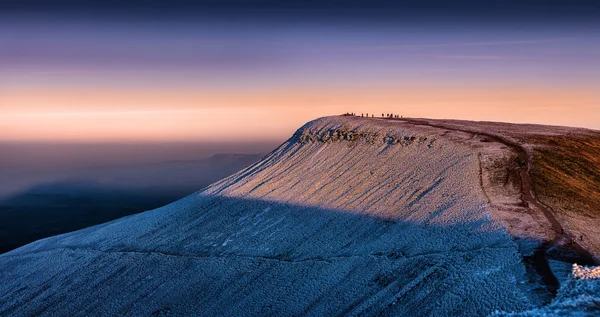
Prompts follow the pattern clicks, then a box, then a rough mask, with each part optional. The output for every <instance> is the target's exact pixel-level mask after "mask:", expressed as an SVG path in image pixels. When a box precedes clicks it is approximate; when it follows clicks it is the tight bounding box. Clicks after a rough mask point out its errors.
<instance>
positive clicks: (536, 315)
mask: <svg viewBox="0 0 600 317" xmlns="http://www.w3.org/2000/svg"><path fill="white" fill-rule="evenodd" d="M599 315H600V266H596V267H581V266H578V265H577V264H574V265H573V270H572V273H571V276H570V278H569V279H568V280H567V281H566V283H565V284H563V285H562V286H561V288H560V290H559V292H558V295H557V296H556V298H555V299H554V300H553V301H552V303H550V305H547V306H544V307H542V308H538V309H532V310H529V311H525V312H516V313H509V312H496V313H495V314H494V316H507V317H508V316H513V317H547V316H580V317H581V316H589V317H593V316H599Z"/></svg>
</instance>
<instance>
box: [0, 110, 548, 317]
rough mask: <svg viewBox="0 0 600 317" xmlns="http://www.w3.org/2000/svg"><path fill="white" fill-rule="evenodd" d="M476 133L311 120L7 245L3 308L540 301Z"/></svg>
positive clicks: (471, 311) (150, 310)
mask: <svg viewBox="0 0 600 317" xmlns="http://www.w3.org/2000/svg"><path fill="white" fill-rule="evenodd" d="M471 139H472V136H471V135H468V134H465V133H461V132H451V133H449V132H448V131H444V130H441V129H437V128H433V127H427V126H416V125H413V124H408V123H405V122H398V121H396V122H391V121H383V120H374V119H362V118H356V117H329V118H322V119H318V120H315V121H312V122H310V123H308V124H306V125H305V126H304V127H302V128H301V129H299V130H298V131H297V132H296V133H295V134H294V136H293V137H292V138H290V139H289V140H288V141H286V142H285V143H284V144H282V145H281V146H280V147H279V148H277V149H276V150H274V151H273V152H271V153H270V154H269V155H267V156H266V157H265V158H264V159H263V160H261V161H260V162H258V163H256V164H254V165H252V166H250V167H249V168H247V169H245V170H243V171H240V172H239V173H237V174H234V175H232V176H230V177H228V178H226V179H223V180H222V181H219V182H217V183H215V184H213V185H211V186H209V187H207V188H206V189H204V190H202V191H199V192H197V193H195V194H193V195H191V196H189V197H187V198H184V199H182V200H180V201H177V202H174V203H172V204H170V205H168V206H165V207H163V208H159V209H155V210H152V211H148V212H145V213H142V214H138V215H134V216H129V217H126V218H122V219H119V220H116V221H113V222H109V223H106V224H102V225H99V226H95V227H91V228H88V229H84V230H80V231H76V232H73V233H69V234H65V235H61V236H56V237H52V238H49V239H44V240H40V241H37V242H35V243H32V244H29V245H27V246H25V247H22V248H20V249H17V250H14V251H12V252H9V253H7V254H4V255H1V256H0V267H1V268H2V270H0V280H2V281H3V283H1V284H0V298H2V299H3V300H2V301H0V315H15V316H17V315H18V316H22V315H75V314H82V315H106V316H114V315H161V314H162V315H167V314H171V315H230V316H239V315H244V316H247V315H257V316H258V315H361V316H362V315H378V314H384V315H388V314H389V315H403V316H414V315H424V316H450V315H460V316H463V315H467V316H480V315H487V314H490V313H493V312H495V311H524V310H528V309H533V308H536V307H539V305H540V304H541V302H542V301H541V299H540V297H539V296H538V294H537V293H536V292H533V291H532V285H531V284H530V283H529V282H528V281H529V278H528V276H527V273H526V269H525V266H524V264H523V262H522V254H521V253H519V250H518V246H517V245H516V244H515V242H514V241H513V237H512V236H511V235H510V234H508V233H507V231H506V227H507V225H506V223H505V222H504V221H503V220H500V219H498V217H495V216H494V215H495V212H494V210H493V209H492V207H491V203H490V198H489V197H487V196H486V192H485V191H484V190H483V189H482V167H481V161H480V159H481V155H480V154H481V153H480V150H481V149H480V148H477V147H474V146H473V145H472V144H471V143H470V141H469V140H471ZM490 164H491V163H490ZM511 193H512V191H510V190H509V191H508V193H500V194H498V195H504V194H507V195H508V194H511ZM509 203H512V202H509ZM525 239H527V237H526V236H524V237H521V240H525ZM520 243H521V242H520ZM531 243H535V241H532V242H531Z"/></svg>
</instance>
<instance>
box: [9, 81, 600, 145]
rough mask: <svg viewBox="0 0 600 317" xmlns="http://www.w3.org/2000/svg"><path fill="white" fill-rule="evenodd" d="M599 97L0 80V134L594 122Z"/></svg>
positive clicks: (599, 120)
mask: <svg viewBox="0 0 600 317" xmlns="http://www.w3.org/2000/svg"><path fill="white" fill-rule="evenodd" d="M599 105H600V93H595V92H592V91H591V90H587V89H562V90H558V89H557V90H552V91H548V90H542V89H533V88H506V87H495V88H489V87H488V88H482V89H476V90H475V89H473V88H470V89H460V88H457V87H452V88H439V87H411V88H404V89H398V88H396V89H393V88H378V89H370V88H364V87H363V88H357V89H350V88H345V89H341V88H340V89H331V88H328V89H324V88H323V89H295V90H292V89H290V90H281V91H214V92H201V91H193V90H175V89H174V90H158V91H146V90H137V91H135V90H132V91H120V90H116V89H114V90H79V91H66V90H59V89H54V90H45V91H40V90H36V91H2V90H0V113H1V117H0V131H2V133H1V134H0V139H1V140H12V141H176V140H182V141H183V140H201V141H226V140H236V141H250V140H283V139H285V138H287V137H289V136H290V135H291V133H292V132H293V131H295V130H296V129H297V128H299V127H300V126H301V125H302V124H303V123H305V122H306V121H309V120H311V119H314V118H317V117H321V116H326V115H334V114H341V113H344V112H347V111H348V112H356V113H358V114H360V113H362V112H369V113H375V114H376V115H377V114H379V115H381V113H382V112H383V113H387V112H393V113H398V114H402V115H404V116H409V117H430V118H452V119H466V120H487V121H506V122H516V123H540V124H553V125H569V126H580V127H587V128H593V129H600V114H598V111H597V109H599Z"/></svg>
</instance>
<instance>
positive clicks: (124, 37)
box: [0, 0, 600, 142]
mask: <svg viewBox="0 0 600 317" xmlns="http://www.w3.org/2000/svg"><path fill="white" fill-rule="evenodd" d="M393 3H394V4H390V3H388V2H385V1H380V0H376V1H369V2H362V1H332V0H326V1H289V2H280V1H241V0H226V1H184V0H176V1H170V2H165V1H157V0H140V1H135V2H127V1H126V2H124V3H123V2H122V1H102V2H98V1H74V0H63V1H42V0H21V1H13V0H8V1H2V3H0V142H137V141H152V142H189V141H200V142H246V141H254V142H258V141H260V142H262V141H265V142H267V141H268V142H270V141H282V140H284V139H285V138H287V137H289V136H290V135H291V134H292V133H293V132H294V131H295V130H296V129H298V128H299V127H300V126H301V125H302V124H304V123H305V122H307V121H309V120H311V119H314V118H317V117H321V116H326V115H335V114H341V113H344V112H355V113H358V114H360V113H376V114H381V113H390V112H393V113H397V114H401V115H404V116H410V117H429V118H453V119H467V120H486V121H508V122H517V123H540V124H552V125H568V126H578V127H587V128H592V129H600V89H599V88H598V87H600V4H597V2H595V1H577V0H575V1H557V0H549V1H534V0H529V1H496V0H491V1H452V2H449V1H434V0H426V1H395V2H393Z"/></svg>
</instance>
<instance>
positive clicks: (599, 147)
mask: <svg viewBox="0 0 600 317" xmlns="http://www.w3.org/2000/svg"><path fill="white" fill-rule="evenodd" d="M527 139H528V140H527V141H528V142H529V143H530V144H532V145H533V149H534V152H533V165H532V169H531V173H530V176H531V182H532V189H533V191H534V193H535V195H536V196H537V198H538V200H539V201H541V202H542V203H544V204H546V205H547V206H549V207H551V208H552V209H553V210H554V211H555V214H556V217H557V218H558V220H559V221H560V223H561V224H562V226H563V228H564V229H565V230H566V234H567V235H568V236H571V238H573V239H576V240H577V243H579V244H580V245H581V246H583V247H584V248H585V249H587V250H588V251H590V252H591V253H592V254H593V255H594V257H595V258H596V260H600V133H597V132H589V133H583V134H567V135H556V136H544V135H533V136H532V135H529V136H528V137H527ZM582 238H583V240H582Z"/></svg>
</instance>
